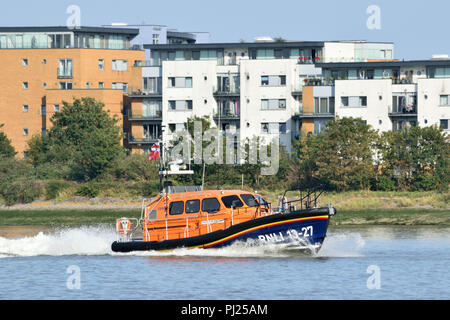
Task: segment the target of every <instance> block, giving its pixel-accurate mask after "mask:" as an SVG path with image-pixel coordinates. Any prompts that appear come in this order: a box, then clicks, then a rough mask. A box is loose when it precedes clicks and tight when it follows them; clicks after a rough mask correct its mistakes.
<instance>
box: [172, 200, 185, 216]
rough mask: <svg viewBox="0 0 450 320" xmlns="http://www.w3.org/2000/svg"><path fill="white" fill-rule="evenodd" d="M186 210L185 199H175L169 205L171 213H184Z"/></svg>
mask: <svg viewBox="0 0 450 320" xmlns="http://www.w3.org/2000/svg"><path fill="white" fill-rule="evenodd" d="M183 211H184V202H183V201H175V202H171V203H170V205H169V214H170V215H177V214H182V213H183Z"/></svg>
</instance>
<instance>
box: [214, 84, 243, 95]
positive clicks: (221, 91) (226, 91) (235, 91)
mask: <svg viewBox="0 0 450 320" xmlns="http://www.w3.org/2000/svg"><path fill="white" fill-rule="evenodd" d="M240 94H241V88H240V87H239V86H238V87H225V88H224V87H220V88H214V89H213V95H214V96H239V95H240Z"/></svg>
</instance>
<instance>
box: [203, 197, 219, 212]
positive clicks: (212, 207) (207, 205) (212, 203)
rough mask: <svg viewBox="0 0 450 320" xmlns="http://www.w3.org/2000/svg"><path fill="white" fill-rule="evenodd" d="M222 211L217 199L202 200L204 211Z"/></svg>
mask: <svg viewBox="0 0 450 320" xmlns="http://www.w3.org/2000/svg"><path fill="white" fill-rule="evenodd" d="M219 210H220V203H219V200H217V199H216V198H207V199H203V200H202V211H204V212H208V213H215V212H217V211H219Z"/></svg>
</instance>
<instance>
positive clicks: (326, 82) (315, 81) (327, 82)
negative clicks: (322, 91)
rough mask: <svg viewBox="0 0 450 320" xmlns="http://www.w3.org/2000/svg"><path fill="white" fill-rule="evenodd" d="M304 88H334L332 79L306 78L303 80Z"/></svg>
mask: <svg viewBox="0 0 450 320" xmlns="http://www.w3.org/2000/svg"><path fill="white" fill-rule="evenodd" d="M303 83H304V86H308V87H316V86H324V87H325V86H334V78H307V79H304V80H303Z"/></svg>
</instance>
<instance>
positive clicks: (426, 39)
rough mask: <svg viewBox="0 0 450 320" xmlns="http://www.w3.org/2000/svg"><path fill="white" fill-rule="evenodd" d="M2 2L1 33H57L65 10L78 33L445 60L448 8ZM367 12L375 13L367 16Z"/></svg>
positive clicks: (195, 0) (383, 3)
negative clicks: (201, 34) (188, 35)
mask: <svg viewBox="0 0 450 320" xmlns="http://www.w3.org/2000/svg"><path fill="white" fill-rule="evenodd" d="M3 1H4V2H3V5H2V10H1V11H0V26H64V25H66V21H67V19H68V18H69V16H70V14H68V13H67V12H66V11H67V8H68V7H69V6H70V5H77V6H78V7H79V8H80V10H81V25H82V26H100V25H104V24H111V23H112V22H125V23H129V24H140V23H146V24H157V25H166V26H168V27H169V28H173V29H178V30H179V31H191V32H194V31H206V32H210V33H211V35H212V38H211V41H212V42H239V41H240V40H245V41H247V42H252V41H254V38H255V37H260V36H269V37H282V38H284V39H287V40H298V41H326V40H367V41H381V42H394V44H395V53H394V55H395V58H396V59H400V60H402V59H405V60H421V59H429V58H431V56H432V55H433V54H449V55H450V37H449V32H450V15H449V13H450V1H447V0H426V1H423V0H422V1H416V0H414V1H413V0H409V1H408V0H369V1H367V0H340V1H339V0H315V1H313V0H309V1H304V0H296V1H294V0H271V1H269V0H258V1H255V0H251V1H249V0H223V1H216V0H159V1H154V0H145V1H144V0H127V1H123V0H122V1H117V0H109V1H107V0H40V1H35V0H27V1H25V0H14V1H11V0H3ZM374 6H375V8H376V11H373V10H369V11H368V8H369V9H370V8H373V7H374ZM378 13H379V14H378ZM368 22H369V27H368Z"/></svg>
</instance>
